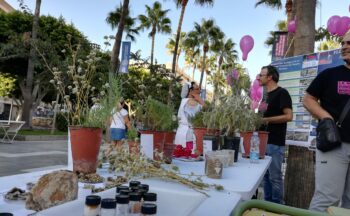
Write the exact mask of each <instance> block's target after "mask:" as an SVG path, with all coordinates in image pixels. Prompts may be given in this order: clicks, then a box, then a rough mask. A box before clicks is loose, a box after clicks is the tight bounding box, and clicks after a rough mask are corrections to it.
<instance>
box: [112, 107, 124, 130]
mask: <svg viewBox="0 0 350 216" xmlns="http://www.w3.org/2000/svg"><path fill="white" fill-rule="evenodd" d="M112 113H114V114H113V116H112V122H111V128H120V129H125V121H124V117H125V116H127V115H128V111H126V109H121V110H120V111H119V112H115V109H113V111H112Z"/></svg>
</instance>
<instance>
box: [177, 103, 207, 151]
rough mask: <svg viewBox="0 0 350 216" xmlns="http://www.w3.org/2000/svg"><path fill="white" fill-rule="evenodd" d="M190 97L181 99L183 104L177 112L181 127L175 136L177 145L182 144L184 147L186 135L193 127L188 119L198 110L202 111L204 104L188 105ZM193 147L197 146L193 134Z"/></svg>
mask: <svg viewBox="0 0 350 216" xmlns="http://www.w3.org/2000/svg"><path fill="white" fill-rule="evenodd" d="M188 100H189V98H184V99H182V100H181V104H180V107H179V111H178V113H177V117H178V119H179V127H178V128H177V130H176V136H175V141H174V144H175V145H182V146H183V147H186V135H187V131H188V130H189V129H190V127H191V128H192V125H191V123H190V122H189V121H188V118H189V117H193V116H194V115H195V114H196V113H197V112H199V111H200V109H201V108H202V106H201V105H200V104H197V105H196V106H189V105H187V102H188ZM191 131H192V136H193V139H192V140H193V148H194V149H195V148H196V137H195V136H194V134H193V130H191Z"/></svg>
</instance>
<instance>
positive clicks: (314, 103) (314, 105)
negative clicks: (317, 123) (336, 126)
mask: <svg viewBox="0 0 350 216" xmlns="http://www.w3.org/2000/svg"><path fill="white" fill-rule="evenodd" d="M303 105H304V107H305V108H306V109H307V110H308V111H309V112H310V113H311V115H312V116H314V117H315V118H317V119H324V118H331V119H333V117H332V116H331V115H330V114H329V113H328V112H327V111H326V110H324V109H323V108H322V107H321V105H320V104H319V103H318V99H317V98H316V97H314V96H312V95H311V94H308V93H305V96H304V100H303Z"/></svg>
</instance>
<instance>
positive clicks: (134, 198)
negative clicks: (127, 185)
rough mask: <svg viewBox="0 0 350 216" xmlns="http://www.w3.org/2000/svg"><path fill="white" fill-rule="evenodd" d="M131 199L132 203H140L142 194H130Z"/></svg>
mask: <svg viewBox="0 0 350 216" xmlns="http://www.w3.org/2000/svg"><path fill="white" fill-rule="evenodd" d="M129 199H130V201H140V200H141V194H140V193H138V192H132V193H129Z"/></svg>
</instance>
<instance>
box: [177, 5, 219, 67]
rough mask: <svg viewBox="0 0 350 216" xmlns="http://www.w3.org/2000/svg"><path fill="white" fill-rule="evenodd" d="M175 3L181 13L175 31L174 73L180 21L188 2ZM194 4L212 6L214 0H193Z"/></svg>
mask: <svg viewBox="0 0 350 216" xmlns="http://www.w3.org/2000/svg"><path fill="white" fill-rule="evenodd" d="M174 1H175V3H176V7H177V8H180V7H181V13H180V18H179V23H178V25H177V31H176V40H175V49H174V55H173V64H172V68H171V71H172V73H174V74H175V67H176V55H177V51H178V47H179V40H180V34H181V27H182V21H183V19H184V16H185V10H186V6H187V3H188V0H174ZM194 3H195V4H197V5H200V6H212V5H213V4H214V0H195V1H194Z"/></svg>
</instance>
